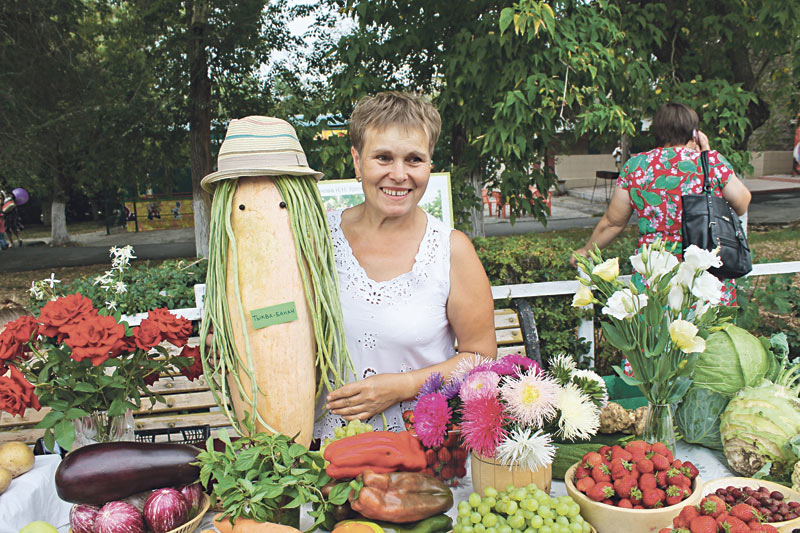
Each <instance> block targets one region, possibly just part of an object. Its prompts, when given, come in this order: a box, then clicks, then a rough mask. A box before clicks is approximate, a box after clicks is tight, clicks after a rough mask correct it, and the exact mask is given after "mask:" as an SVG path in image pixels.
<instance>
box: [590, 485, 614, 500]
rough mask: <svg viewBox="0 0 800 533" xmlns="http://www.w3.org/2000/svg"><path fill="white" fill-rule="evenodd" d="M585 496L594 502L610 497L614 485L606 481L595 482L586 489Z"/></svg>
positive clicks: (612, 493)
mask: <svg viewBox="0 0 800 533" xmlns="http://www.w3.org/2000/svg"><path fill="white" fill-rule="evenodd" d="M586 496H588V497H589V498H590V499H592V500H594V501H596V502H599V501H602V500H605V499H606V498H611V497H612V496H614V486H613V485H612V484H611V483H609V482H607V481H601V482H599V483H595V484H594V485H593V486H592V487H591V488H590V489H589V490H588V491H586Z"/></svg>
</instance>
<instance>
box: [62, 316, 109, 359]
mask: <svg viewBox="0 0 800 533" xmlns="http://www.w3.org/2000/svg"><path fill="white" fill-rule="evenodd" d="M62 329H63V330H64V333H66V335H67V338H66V339H65V340H64V342H65V343H66V344H67V346H69V347H71V348H72V358H73V359H75V360H76V361H83V360H84V359H91V360H92V364H93V365H94V366H100V365H102V364H103V363H104V362H105V360H106V359H108V358H109V357H111V356H112V355H118V354H119V353H120V349H121V347H122V346H124V343H125V327H124V326H123V325H122V324H119V323H118V322H117V321H116V320H114V317H113V316H103V315H96V316H93V317H90V318H86V319H84V320H81V321H80V322H77V323H74V324H70V325H67V326H64V327H63V328H62ZM112 352H113V353H112Z"/></svg>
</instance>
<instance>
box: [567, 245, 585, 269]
mask: <svg viewBox="0 0 800 533" xmlns="http://www.w3.org/2000/svg"><path fill="white" fill-rule="evenodd" d="M576 255H580V256H583V257H588V256H589V250H587V249H586V248H579V249H578V250H575V251H574V252H572V255H570V256H569V265H570V266H571V267H572V268H578V260H577V259H576V258H575V256H576Z"/></svg>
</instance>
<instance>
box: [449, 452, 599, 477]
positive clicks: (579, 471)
mask: <svg viewBox="0 0 800 533" xmlns="http://www.w3.org/2000/svg"><path fill="white" fill-rule="evenodd" d="M453 451H454V452H457V451H458V450H453ZM591 475H592V472H591V471H590V470H589V469H588V468H586V467H585V466H583V463H582V462H581V463H580V464H578V468H576V469H575V473H574V474H573V476H575V479H576V480H578V479H583V478H585V477H587V476H589V477H591Z"/></svg>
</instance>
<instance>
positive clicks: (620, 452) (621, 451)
mask: <svg viewBox="0 0 800 533" xmlns="http://www.w3.org/2000/svg"><path fill="white" fill-rule="evenodd" d="M617 458H619V459H623V460H625V461H630V460H631V452H629V451H628V450H626V449H625V448H623V447H622V446H620V445H619V444H615V445H614V446H612V447H611V462H614V459H617Z"/></svg>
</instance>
